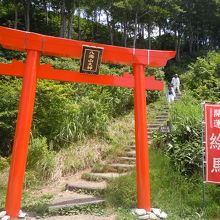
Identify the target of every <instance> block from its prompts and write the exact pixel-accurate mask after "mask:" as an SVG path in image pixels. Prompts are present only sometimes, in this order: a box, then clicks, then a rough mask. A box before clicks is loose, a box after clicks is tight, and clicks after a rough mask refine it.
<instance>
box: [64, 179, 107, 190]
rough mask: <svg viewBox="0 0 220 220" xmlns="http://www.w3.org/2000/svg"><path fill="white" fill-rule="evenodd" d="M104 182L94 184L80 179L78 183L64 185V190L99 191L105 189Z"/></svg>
mask: <svg viewBox="0 0 220 220" xmlns="http://www.w3.org/2000/svg"><path fill="white" fill-rule="evenodd" d="M106 185H107V184H106V182H105V181H102V182H94V181H86V180H83V179H81V180H80V182H78V183H74V184H68V183H67V184H66V186H65V189H66V190H69V191H77V190H85V191H89V192H92V191H100V190H103V189H105V188H106Z"/></svg>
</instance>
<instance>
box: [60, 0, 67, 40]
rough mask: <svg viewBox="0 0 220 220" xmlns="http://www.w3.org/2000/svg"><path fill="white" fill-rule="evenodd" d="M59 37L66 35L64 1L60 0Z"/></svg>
mask: <svg viewBox="0 0 220 220" xmlns="http://www.w3.org/2000/svg"><path fill="white" fill-rule="evenodd" d="M60 37H62V38H65V37H66V15H65V1H64V0H63V1H62V5H61V11H60Z"/></svg>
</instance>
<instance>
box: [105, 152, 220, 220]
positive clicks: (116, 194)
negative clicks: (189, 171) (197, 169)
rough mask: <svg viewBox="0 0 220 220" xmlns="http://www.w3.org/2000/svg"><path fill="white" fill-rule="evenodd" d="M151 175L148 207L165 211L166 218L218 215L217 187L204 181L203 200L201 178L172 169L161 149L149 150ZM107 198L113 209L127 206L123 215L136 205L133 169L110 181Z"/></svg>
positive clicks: (218, 191)
mask: <svg viewBox="0 0 220 220" xmlns="http://www.w3.org/2000/svg"><path fill="white" fill-rule="evenodd" d="M150 177H151V203H152V204H151V207H157V208H158V207H159V208H160V209H162V210H164V211H165V212H167V213H168V219H169V220H177V219H190V220H194V219H215V218H216V219H218V218H219V216H220V208H219V207H220V206H219V204H220V201H219V197H218V194H219V193H220V188H219V187H217V186H216V185H212V184H210V185H207V187H206V196H207V201H206V204H204V203H203V200H202V181H201V178H200V179H197V178H191V179H190V180H189V179H187V178H185V177H184V176H183V175H181V173H180V172H179V171H174V169H173V165H171V161H170V159H169V158H168V157H167V156H166V155H164V153H163V152H162V151H155V150H153V149H151V151H150ZM106 198H107V204H109V205H111V206H112V207H115V210H116V211H117V210H118V209H119V208H121V209H122V210H123V212H124V213H126V210H127V214H126V215H129V214H128V213H129V212H130V209H131V208H135V207H136V206H137V201H136V177H135V172H132V173H131V174H130V175H128V176H122V177H120V178H118V179H116V180H114V181H112V183H111V184H110V185H109V187H108V189H107V191H106ZM168 201H169V202H168ZM119 213H120V215H122V217H123V216H125V214H121V212H120V211H119ZM130 218H131V219H135V218H134V217H133V218H132V217H131V216H130ZM122 219H123V218H122ZM128 219H129V218H128Z"/></svg>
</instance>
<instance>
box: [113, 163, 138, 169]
mask: <svg viewBox="0 0 220 220" xmlns="http://www.w3.org/2000/svg"><path fill="white" fill-rule="evenodd" d="M109 166H111V167H116V168H119V169H120V168H122V169H131V168H133V167H135V166H134V165H131V164H122V163H114V164H110V165H109Z"/></svg>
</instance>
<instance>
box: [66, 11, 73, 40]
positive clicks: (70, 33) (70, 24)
mask: <svg viewBox="0 0 220 220" xmlns="http://www.w3.org/2000/svg"><path fill="white" fill-rule="evenodd" d="M74 11H75V10H74V9H73V10H71V11H70V13H69V17H68V36H67V37H68V39H72V38H73V18H74Z"/></svg>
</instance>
